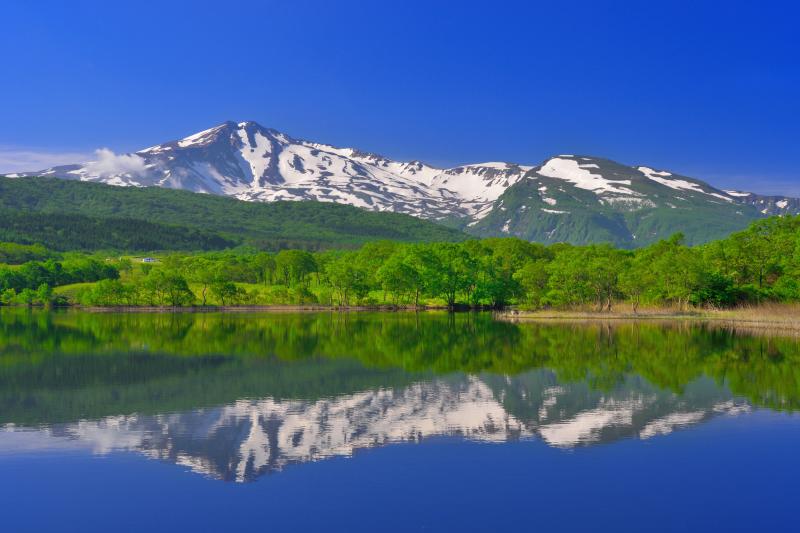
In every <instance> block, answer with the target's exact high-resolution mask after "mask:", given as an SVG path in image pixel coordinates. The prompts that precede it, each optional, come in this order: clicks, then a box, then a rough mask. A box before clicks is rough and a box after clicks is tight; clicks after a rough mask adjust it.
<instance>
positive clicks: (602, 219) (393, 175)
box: [12, 122, 800, 247]
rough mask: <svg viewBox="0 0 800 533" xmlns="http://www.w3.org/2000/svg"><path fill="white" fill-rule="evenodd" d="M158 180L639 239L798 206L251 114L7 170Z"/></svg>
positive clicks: (711, 229)
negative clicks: (330, 137) (325, 131)
mask: <svg viewBox="0 0 800 533" xmlns="http://www.w3.org/2000/svg"><path fill="white" fill-rule="evenodd" d="M30 175H43V176H54V177H59V178H64V179H76V180H83V181H99V182H103V183H107V184H111V185H128V186H159V187H168V188H174V189H186V190H189V191H194V192H202V193H212V194H218V195H226V196H233V197H235V198H238V199H242V200H250V201H261V202H272V201H276V200H316V201H320V202H334V203H341V204H349V205H353V206H356V207H361V208H364V209H368V210H373V211H394V212H400V213H406V214H410V215H414V216H417V217H420V218H426V219H432V220H437V221H440V222H444V223H447V224H449V225H452V226H456V227H459V228H463V229H465V230H466V231H468V232H470V233H472V234H475V235H479V236H503V235H513V236H517V237H521V238H524V239H528V240H533V241H540V242H559V241H567V242H572V243H576V244H581V243H588V242H599V241H607V242H613V243H615V244H617V245H620V246H626V247H633V246H639V245H644V244H647V243H649V242H652V241H653V240H657V239H659V238H664V237H667V236H669V235H670V234H672V233H674V232H676V231H682V232H683V233H684V234H686V236H687V240H688V241H689V242H690V243H696V242H703V241H706V240H709V239H713V238H718V237H722V236H724V235H726V234H728V233H730V232H731V231H735V230H738V229H741V228H743V227H745V226H746V225H747V224H748V223H749V222H750V221H751V220H754V219H756V218H759V217H763V216H771V215H784V214H797V213H800V200H798V199H793V198H785V197H777V196H775V197H767V196H760V195H757V194H753V193H748V192H742V191H724V190H721V189H717V188H715V187H713V186H711V185H709V184H707V183H705V182H703V181H700V180H697V179H694V178H689V177H686V176H680V175H677V174H673V173H671V172H668V171H664V170H656V169H652V168H649V167H646V166H635V167H631V166H626V165H622V164H620V163H616V162H614V161H610V160H607V159H602V158H596V157H588V156H575V155H561V156H557V157H553V158H550V159H548V160H547V161H545V162H543V163H542V164H541V165H538V166H524V165H518V164H513V163H503V162H500V163H497V162H491V163H479V164H471V165H463V166H458V167H454V168H449V169H440V168H435V167H432V166H430V165H426V164H425V163H422V162H419V161H411V162H400V161H393V160H391V159H388V158H385V157H382V156H380V155H377V154H372V153H367V152H362V151H359V150H356V149H353V148H337V147H334V146H331V145H327V144H320V143H315V142H310V141H304V140H300V139H295V138H292V137H290V136H289V135H286V134H285V133H282V132H279V131H276V130H274V129H268V128H264V127H263V126H260V125H259V124H257V123H255V122H239V123H234V122H226V123H224V124H221V125H219V126H216V127H214V128H210V129H208V130H205V131H202V132H199V133H196V134H194V135H190V136H189V137H186V138H184V139H181V140H178V141H172V142H168V143H165V144H160V145H157V146H153V147H150V148H146V149H144V150H140V151H139V152H136V153H134V154H125V155H116V154H113V153H112V152H110V151H107V150H101V151H99V152H98V159H97V161H93V162H89V163H86V164H82V165H67V166H60V167H54V168H51V169H46V170H42V171H39V172H32V173H25V174H15V175H12V177H23V176H30Z"/></svg>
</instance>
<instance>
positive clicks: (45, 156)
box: [0, 146, 93, 174]
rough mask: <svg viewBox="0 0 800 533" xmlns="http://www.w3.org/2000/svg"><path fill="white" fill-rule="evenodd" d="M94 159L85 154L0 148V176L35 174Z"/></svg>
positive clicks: (90, 155)
mask: <svg viewBox="0 0 800 533" xmlns="http://www.w3.org/2000/svg"><path fill="white" fill-rule="evenodd" d="M91 159H93V156H92V154H88V153H85V152H57V151H47V150H37V149H34V148H17V147H10V146H0V174H10V173H12V172H33V171H36V170H44V169H46V168H49V167H53V166H56V165H68V164H71V163H85V162H86V161H89V160H91Z"/></svg>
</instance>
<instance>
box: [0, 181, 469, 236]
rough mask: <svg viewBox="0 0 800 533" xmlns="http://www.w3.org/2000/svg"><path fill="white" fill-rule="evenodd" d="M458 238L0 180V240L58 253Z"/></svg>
mask: <svg viewBox="0 0 800 533" xmlns="http://www.w3.org/2000/svg"><path fill="white" fill-rule="evenodd" d="M466 238H467V236H466V235H465V234H463V233H462V232H460V231H458V230H455V229H451V228H448V227H445V226H442V225H440V224H436V223H434V222H430V221H427V220H422V219H419V218H414V217H412V216H409V215H403V214H400V213H388V212H376V211H368V210H365V209H359V208H357V207H352V206H349V205H340V204H333V203H322V202H270V203H262V202H245V201H242V200H236V199H234V198H229V197H225V196H217V195H213V194H198V193H193V192H189V191H181V190H173V189H163V188H160V187H115V186H111V185H104V184H99V183H85V182H79V181H70V180H61V179H56V178H25V179H13V178H4V177H0V241H12V242H18V243H21V244H36V243H39V244H43V245H45V246H47V247H48V248H51V249H53V250H58V251H75V250H79V251H98V250H106V251H107V250H116V251H117V252H132V251H137V252H152V251H153V250H169V251H175V250H187V251H188V250H221V249H227V248H231V247H233V246H237V245H249V246H254V247H256V248H259V249H264V250H272V251H277V250H280V249H284V248H300V249H305V250H320V249H325V248H356V247H358V246H360V245H362V244H364V243H366V242H370V241H374V240H379V239H390V240H396V241H406V242H422V241H427V242H431V241H461V240H464V239H466Z"/></svg>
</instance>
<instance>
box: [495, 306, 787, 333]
mask: <svg viewBox="0 0 800 533" xmlns="http://www.w3.org/2000/svg"><path fill="white" fill-rule="evenodd" d="M495 318H497V319H500V320H508V321H512V322H526V321H531V322H535V321H542V322H545V321H564V322H581V321H586V322H616V321H621V322H622V321H687V322H691V321H696V322H707V323H715V324H718V325H722V326H725V325H729V326H735V327H737V328H753V329H774V330H783V331H793V332H797V333H798V334H800V305H797V304H772V303H768V304H762V305H758V306H748V307H738V308H732V309H693V310H679V309H672V308H649V309H640V310H639V311H638V312H636V313H634V312H633V311H631V310H628V311H612V312H608V311H604V312H601V311H594V310H586V309H573V310H554V309H546V310H536V311H523V310H516V309H507V310H503V311H497V312H495Z"/></svg>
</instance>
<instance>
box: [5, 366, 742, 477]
mask: <svg viewBox="0 0 800 533" xmlns="http://www.w3.org/2000/svg"><path fill="white" fill-rule="evenodd" d="M748 409H749V407H748V406H747V404H745V403H742V402H739V401H737V400H735V399H734V398H732V397H731V395H730V393H729V392H728V391H727V390H725V389H724V388H721V387H718V386H717V385H715V384H714V383H713V382H712V381H711V380H707V379H699V380H697V381H695V382H692V383H690V384H689V385H688V386H687V390H686V391H685V392H684V394H682V395H678V394H675V393H672V392H669V391H664V390H660V389H657V388H655V387H652V386H650V385H647V384H646V383H643V382H642V380H640V379H637V378H630V379H629V380H627V381H626V382H624V383H621V384H620V385H619V386H618V387H617V388H616V389H615V390H613V391H608V392H599V391H593V390H591V389H590V388H589V387H588V386H587V385H586V384H585V383H574V382H573V383H559V382H558V380H557V379H556V377H555V375H554V374H553V373H552V372H550V371H545V370H539V371H534V372H530V373H528V374H524V375H520V376H516V377H507V376H496V375H494V376H483V377H478V376H463V377H461V378H459V379H453V378H451V379H446V380H443V379H439V380H432V381H423V382H417V383H412V384H410V385H408V386H406V387H398V388H376V389H369V390H365V391H361V392H355V393H351V394H343V395H340V396H336V397H330V398H322V399H318V400H302V399H278V398H271V397H266V398H260V399H242V400H238V401H236V402H234V403H231V404H227V405H222V406H218V407H212V408H203V409H196V410H192V411H186V412H179V413H167V414H158V415H140V414H129V415H119V416H110V417H105V418H101V419H98V420H80V421H76V422H70V423H64V424H55V425H52V426H48V427H46V428H44V429H41V430H38V431H31V430H26V429H24V428H20V427H16V426H15V427H6V428H5V430H4V431H3V430H0V451H2V450H3V449H4V447H13V446H14V443H15V439H16V438H19V439H20V440H21V442H23V443H24V445H25V446H26V447H27V448H29V449H30V448H31V447H35V448H38V449H45V448H48V447H55V448H58V447H64V446H66V447H75V446H77V447H89V448H90V449H91V450H92V451H93V452H94V453H99V454H103V453H108V452H111V451H125V450H127V451H135V452H139V453H143V454H145V455H146V456H148V457H152V458H155V459H160V460H166V461H170V462H174V463H176V464H179V465H182V466H185V467H188V468H189V469H191V470H192V471H195V472H198V473H201V474H203V475H207V476H209V477H212V478H216V479H224V480H229V481H239V482H243V481H251V480H253V479H255V478H256V477H258V476H260V475H263V474H267V473H270V472H275V471H279V470H282V469H283V468H285V467H287V466H288V465H291V464H297V463H305V462H310V461H318V460H322V459H326V458H330V457H337V456H352V455H354V454H355V453H356V452H357V451H359V450H363V449H367V448H371V447H375V446H383V445H388V444H392V443H398V442H421V441H423V440H425V439H428V438H431V437H458V438H465V439H470V440H478V441H483V442H506V441H509V440H517V439H521V438H539V439H541V440H542V441H544V442H546V443H547V444H548V445H550V446H554V447H559V448H572V447H575V446H585V445H591V444H595V443H601V442H611V441H614V440H617V439H620V438H630V437H634V438H639V439H648V438H651V437H654V436H657V435H664V434H667V433H670V432H672V431H674V430H675V429H679V428H684V427H687V426H690V425H693V424H697V423H700V422H703V421H705V420H708V419H709V418H712V417H714V416H717V415H720V414H736V413H739V412H742V411H746V410H748ZM32 441H36V442H32Z"/></svg>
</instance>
